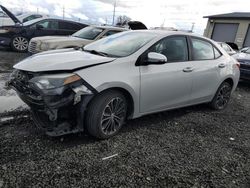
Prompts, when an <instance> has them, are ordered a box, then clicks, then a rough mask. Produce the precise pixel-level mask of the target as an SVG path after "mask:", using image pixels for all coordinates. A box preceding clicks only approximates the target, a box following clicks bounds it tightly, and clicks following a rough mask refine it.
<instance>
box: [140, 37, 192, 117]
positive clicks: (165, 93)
mask: <svg viewBox="0 0 250 188" xmlns="http://www.w3.org/2000/svg"><path fill="white" fill-rule="evenodd" d="M149 52H156V53H161V54H163V55H165V56H166V57H167V59H168V61H167V63H165V64H163V65H147V66H141V67H140V74H141V94H140V111H141V112H142V113H148V112H154V111H160V110H163V109H166V108H173V107H178V106H184V105H187V104H188V102H189V100H190V94H191V86H192V74H191V72H190V71H189V67H190V66H191V62H189V61H188V56H189V55H188V54H189V53H188V45H187V40H186V37H185V36H173V37H166V38H164V39H162V40H161V41H159V42H157V43H156V44H155V45H153V46H152V47H151V48H150V49H149V50H148V51H147V52H145V54H143V58H142V59H144V61H146V59H147V54H148V53H149Z"/></svg>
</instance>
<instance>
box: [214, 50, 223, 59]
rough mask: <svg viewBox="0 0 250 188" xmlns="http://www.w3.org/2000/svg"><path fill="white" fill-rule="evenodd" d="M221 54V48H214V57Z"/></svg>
mask: <svg viewBox="0 0 250 188" xmlns="http://www.w3.org/2000/svg"><path fill="white" fill-rule="evenodd" d="M220 56H221V53H220V51H219V50H217V49H216V48H214V57H215V59H217V58H219V57H220Z"/></svg>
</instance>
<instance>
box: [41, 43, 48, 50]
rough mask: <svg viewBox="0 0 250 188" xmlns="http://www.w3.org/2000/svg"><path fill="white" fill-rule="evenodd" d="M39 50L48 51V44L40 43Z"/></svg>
mask: <svg viewBox="0 0 250 188" xmlns="http://www.w3.org/2000/svg"><path fill="white" fill-rule="evenodd" d="M40 48H41V50H48V49H49V44H48V43H42V44H41V46H40Z"/></svg>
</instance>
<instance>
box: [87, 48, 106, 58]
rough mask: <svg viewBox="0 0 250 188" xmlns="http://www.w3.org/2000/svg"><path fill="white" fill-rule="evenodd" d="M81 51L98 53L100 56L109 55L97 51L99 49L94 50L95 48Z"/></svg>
mask: <svg viewBox="0 0 250 188" xmlns="http://www.w3.org/2000/svg"><path fill="white" fill-rule="evenodd" d="M83 51H85V52H89V53H91V54H96V55H100V56H104V57H107V56H109V54H107V53H105V52H99V51H96V50H84V49H83Z"/></svg>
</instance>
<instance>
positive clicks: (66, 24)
mask: <svg viewBox="0 0 250 188" xmlns="http://www.w3.org/2000/svg"><path fill="white" fill-rule="evenodd" d="M59 29H63V30H76V31H77V30H79V29H81V27H80V26H79V25H78V24H74V23H70V22H59Z"/></svg>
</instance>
